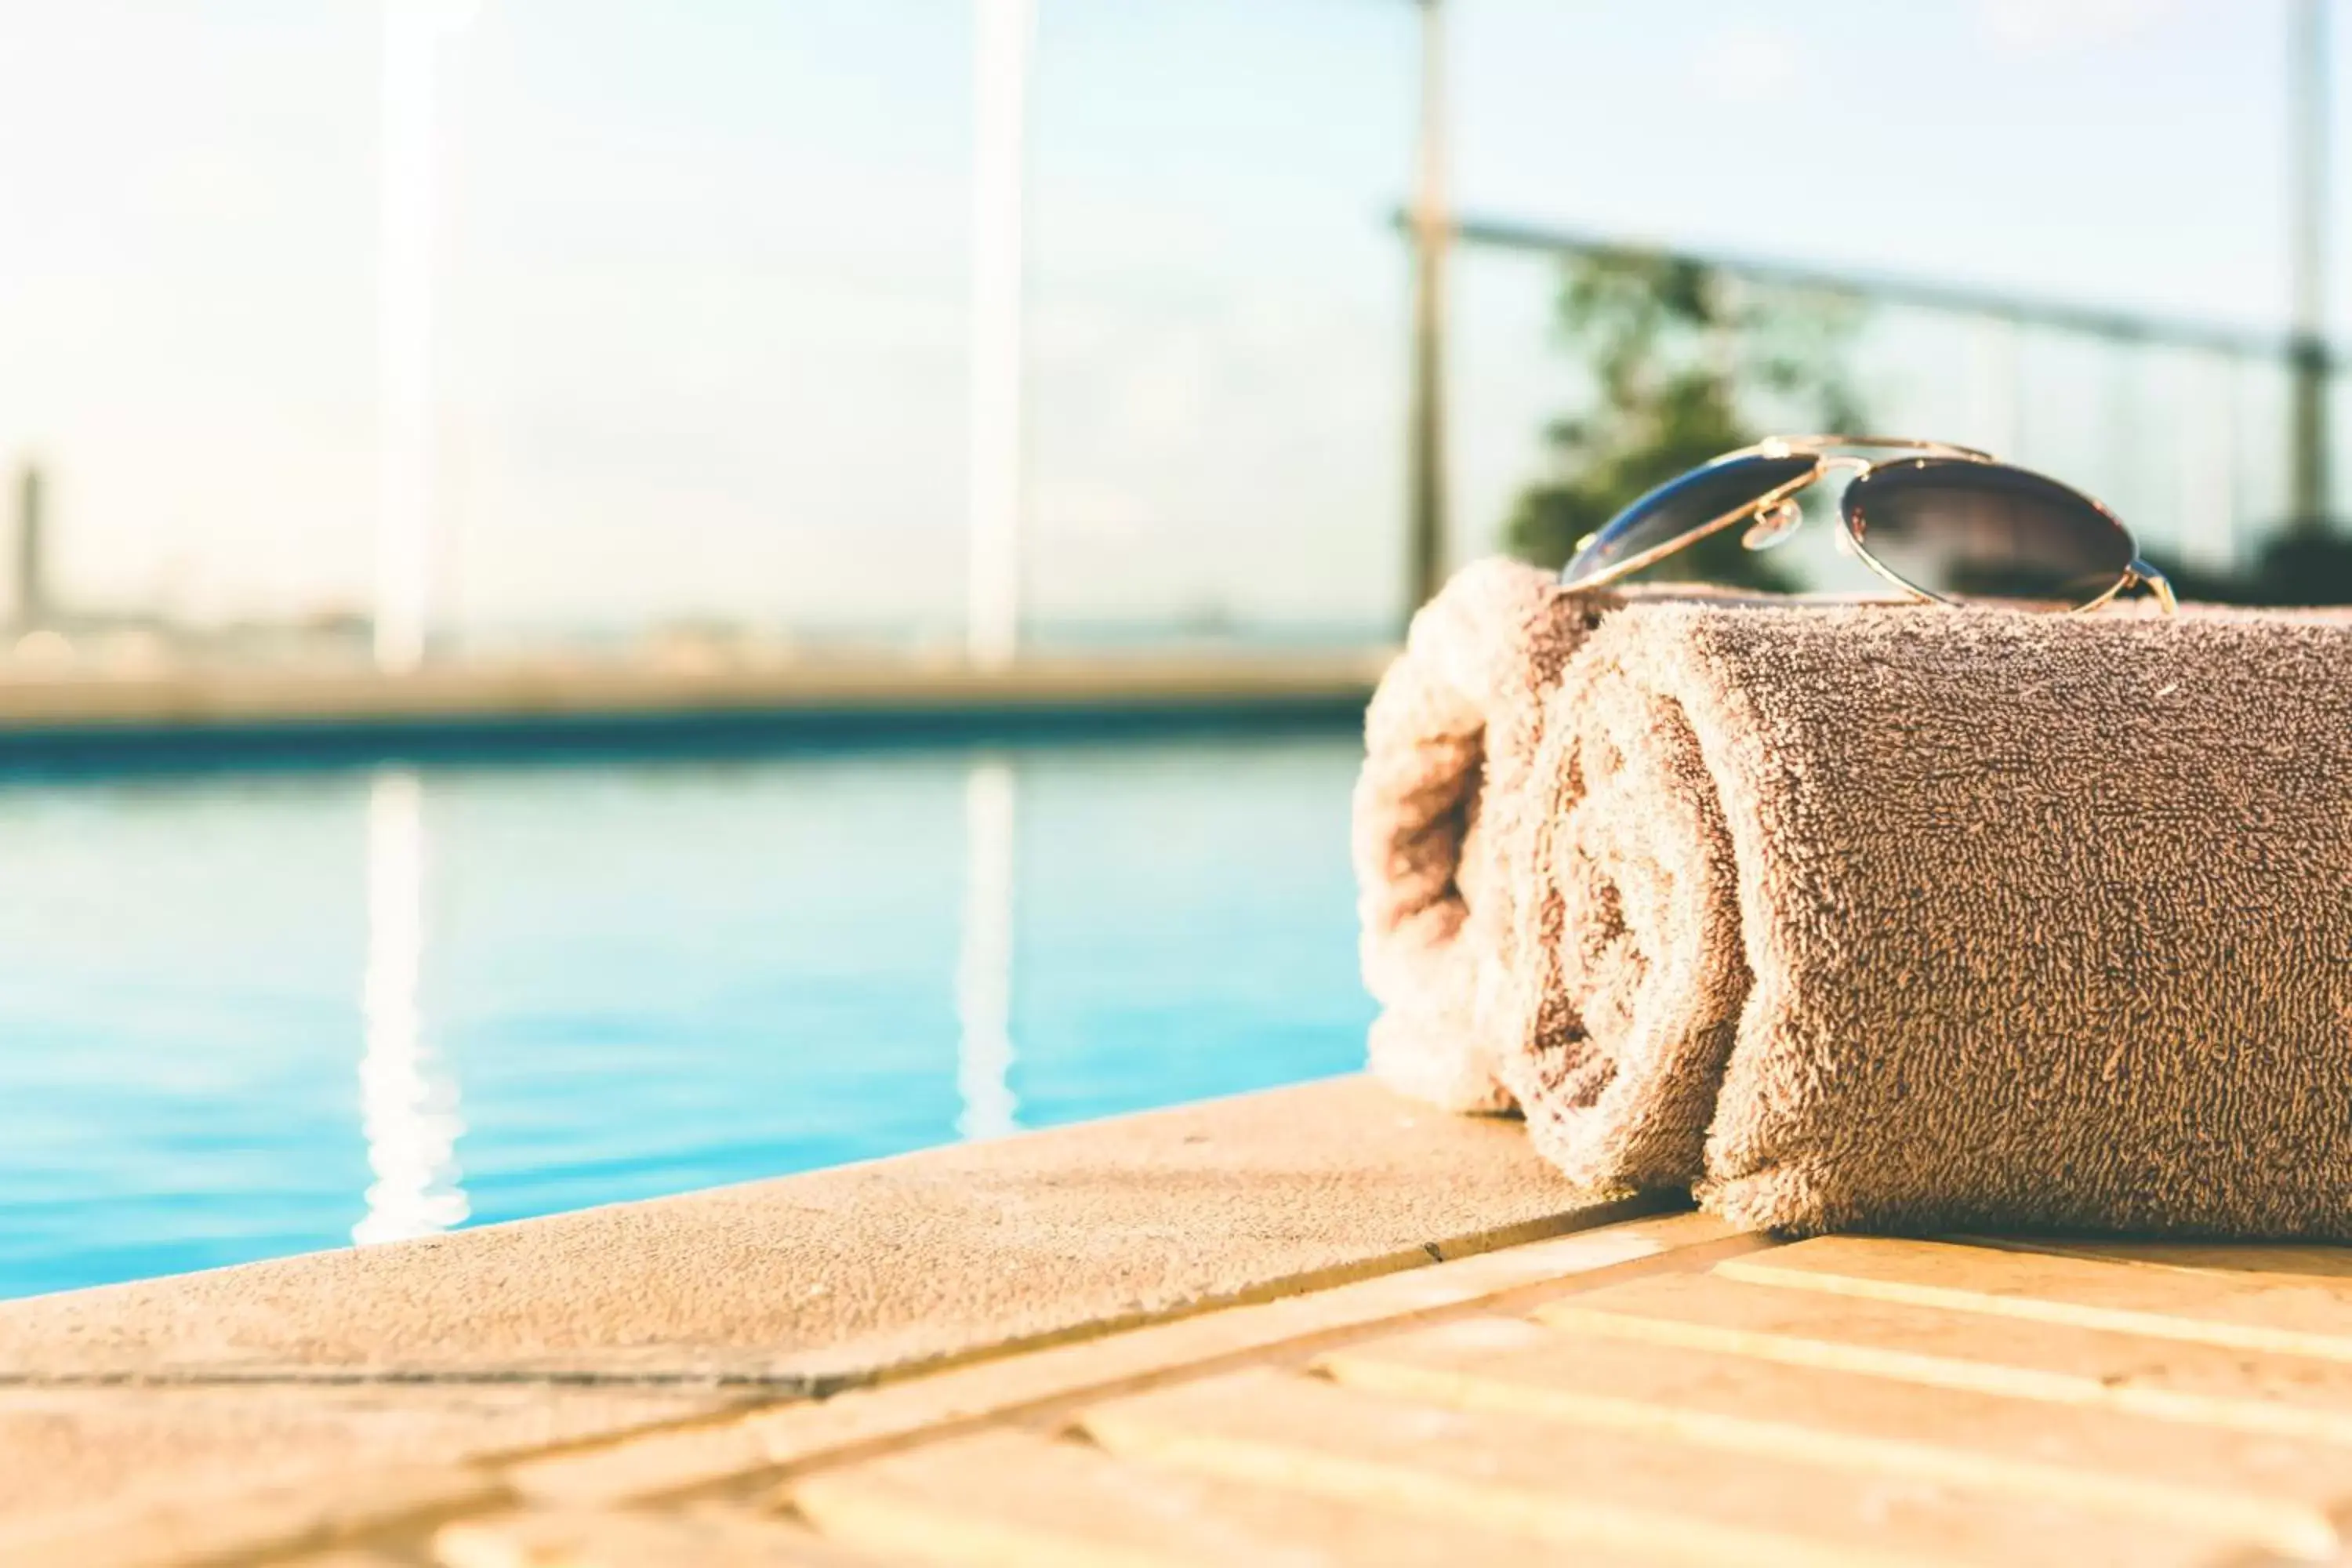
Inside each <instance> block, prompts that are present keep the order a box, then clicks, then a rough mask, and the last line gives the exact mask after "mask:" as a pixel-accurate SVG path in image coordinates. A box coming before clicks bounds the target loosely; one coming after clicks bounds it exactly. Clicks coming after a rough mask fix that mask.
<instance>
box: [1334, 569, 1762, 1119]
mask: <svg viewBox="0 0 2352 1568" xmlns="http://www.w3.org/2000/svg"><path fill="white" fill-rule="evenodd" d="M1694 598H1695V599H1699V600H1703V601H1705V602H1710V603H1722V604H1740V603H1749V604H1752V603H1758V602H1759V601H1758V600H1757V599H1755V598H1754V597H1753V596H1752V595H1750V596H1743V595H1738V594H1736V593H1732V592H1727V591H1724V590H1717V589H1710V588H1706V587H1693V586H1691V585H1689V584H1664V585H1649V586H1634V587H1631V588H1627V589H1623V590H1620V591H1617V592H1612V593H1601V594H1570V593H1567V592H1564V591H1563V590H1562V589H1561V588H1560V587H1559V584H1558V579H1557V577H1556V575H1555V574H1552V573H1550V572H1546V571H1542V570H1540V569H1538V568H1537V567H1533V566H1529V565H1528V564H1526V563H1523V562H1517V561H1507V560H1502V559H1495V560H1487V561H1481V562H1477V563H1474V564H1472V565H1469V566H1465V567H1464V568H1463V569H1462V571H1460V572H1459V573H1457V574H1455V575H1454V579H1453V580H1452V581H1451V582H1449V583H1448V584H1446V585H1445V587H1444V589H1443V590H1442V591H1441V592H1440V593H1439V594H1438V595H1437V596H1436V597H1435V598H1434V599H1433V600H1431V601H1430V603H1429V604H1428V605H1425V606H1423V609H1422V610H1421V612H1420V614H1418V615H1416V616H1414V617H1413V621H1412V627H1411V629H1410V630H1409V631H1408V632H1407V634H1406V637H1405V647H1404V652H1403V653H1402V655H1401V656H1400V657H1399V658H1398V659H1397V660H1396V662H1395V663H1394V664H1393V665H1391V667H1390V668H1389V670H1388V673H1387V674H1386V675H1385V676H1384V677H1382V679H1381V683H1380V687H1379V689H1377V690H1376V691H1375V692H1374V693H1373V696H1372V700H1371V704H1370V709H1369V710H1368V711H1367V713H1366V715H1365V725H1364V731H1365V733H1364V739H1365V748H1364V750H1365V760H1364V767H1363V772H1362V773H1361V774H1360V775H1359V777H1358V780H1357V784H1356V791H1355V801H1354V812H1353V830H1352V835H1351V838H1352V851H1353V858H1354V864H1355V872H1356V884H1357V888H1358V889H1359V898H1358V902H1357V912H1358V915H1359V916H1360V921H1361V929H1362V960H1363V971H1364V983H1365V986H1366V988H1367V989H1368V990H1370V992H1371V994H1372V996H1373V998H1374V1000H1376V1001H1377V1002H1379V1003H1380V1004H1381V1013H1380V1016H1379V1017H1378V1018H1377V1020H1376V1021H1375V1022H1374V1023H1373V1025H1372V1028H1371V1037H1370V1067H1371V1070H1372V1072H1373V1074H1374V1075H1375V1076H1376V1077H1378V1078H1380V1079H1382V1080H1383V1081H1384V1082H1386V1083H1387V1084H1388V1085H1389V1086H1390V1087H1391V1088H1392V1089H1397V1090H1399V1091H1400V1092H1402V1093H1405V1094H1409V1095H1412V1096H1413V1097H1415V1098H1416V1099H1420V1100H1428V1101H1430V1102H1432V1103H1433V1104H1436V1105H1441V1106H1444V1107H1445V1108H1447V1109H1449V1110H1465V1111H1478V1110H1511V1109H1512V1108H1513V1106H1514V1104H1515V1101H1514V1100H1513V1099H1512V1096H1511V1093H1510V1090H1509V1089H1507V1088H1506V1087H1505V1085H1504V1082H1503V1079H1502V1071H1501V1063H1500V1060H1499V1057H1498V1044H1499V1041H1500V1039H1501V1038H1502V1037H1503V1035H1504V1034H1505V1033H1506V1032H1507V1030H1509V1029H1510V1028H1511V1027H1512V1026H1514V1023H1515V1021H1516V1020H1517V1018H1518V1017H1519V1016H1521V1015H1522V1014H1523V1013H1524V1012H1525V1010H1526V998H1524V997H1522V996H1521V995H1520V994H1518V986H1519V984H1520V982H1521V979H1522V976H1523V973H1524V970H1523V967H1522V966H1521V965H1520V964H1518V963H1517V962H1516V960H1515V958H1514V957H1513V956H1512V955H1510V954H1509V953H1507V952H1506V949H1507V944H1508V942H1509V941H1510V938H1511V934H1512V931H1513V930H1514V926H1515V920H1514V910H1513V906H1512V900H1513V898H1514V896H1515V894H1516V893H1517V890H1518V889H1520V888H1522V887H1523V886H1525V885H1526V883H1527V881H1528V872H1527V869H1526V868H1524V867H1522V866H1520V865H1517V864H1516V863H1515V862H1513V860H1512V859H1511V857H1512V856H1513V855H1515V854H1516V853H1517V852H1518V851H1519V849H1520V848H1521V847H1522V846H1523V845H1524V844H1525V842H1526V836H1525V834H1524V832H1523V831H1522V830H1523V828H1524V826H1525V822H1524V812H1523V809H1522V807H1523V803H1524V800H1525V798H1526V795H1527V789H1528V780H1529V778H1530V776H1531V771H1532V768H1533V765H1534V762H1535V753H1536V747H1537V744H1538V741H1539V740H1540V738H1541V733H1542V731H1541V723H1542V720H1543V716H1544V701H1545V699H1546V698H1547V697H1548V696H1549V695H1550V693H1551V689H1552V688H1553V686H1554V685H1555V684H1556V683H1557V682H1558V681H1559V672H1560V670H1561V668H1563V667H1564V666H1565V665H1566V664H1567V662H1568V660H1569V658H1570V656H1571V655H1572V654H1574V653H1575V652H1576V650H1577V649H1578V648H1579V647H1581V646H1582V645H1583V642H1584V639H1585V638H1586V637H1588V636H1589V635H1590V634H1591V631H1592V629H1593V627H1595V626H1599V625H1600V624H1601V619H1602V618H1603V617H1604V616H1607V615H1608V614H1610V613H1611V612H1612V611H1613V610H1615V609H1617V608H1618V607H1619V606H1621V605H1624V604H1627V603H1654V602H1664V601H1668V600H1685V599H1694Z"/></svg>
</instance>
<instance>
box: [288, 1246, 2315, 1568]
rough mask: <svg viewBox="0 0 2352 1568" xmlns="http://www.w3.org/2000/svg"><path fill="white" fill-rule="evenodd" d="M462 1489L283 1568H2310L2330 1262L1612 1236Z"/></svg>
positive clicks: (658, 1440)
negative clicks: (1930, 1566)
mask: <svg viewBox="0 0 2352 1568" xmlns="http://www.w3.org/2000/svg"><path fill="white" fill-rule="evenodd" d="M473 1484H474V1488H475V1493H476V1495H475V1496H473V1497H470V1498H469V1497H467V1496H463V1495H453V1496H450V1497H446V1498H444V1499H441V1500H438V1501H437V1502H435V1501H433V1500H430V1499H429V1498H428V1499H421V1500H420V1504H421V1505H429V1506H421V1507H420V1510H419V1512H418V1513H417V1515H416V1516H415V1517H412V1518H411V1519H410V1520H409V1521H406V1522H404V1523H398V1524H393V1525H389V1526H387V1527H386V1528H384V1529H383V1530H381V1531H375V1532H373V1534H371V1533H370V1532H368V1531H359V1532H357V1536H356V1538H355V1539H353V1540H351V1541H347V1542H341V1543H339V1544H338V1545H337V1546H335V1548H334V1549H333V1550H332V1551H331V1552H327V1553H326V1554H324V1555H312V1556H310V1557H301V1556H294V1557H290V1558H287V1559H283V1560H286V1561H296V1562H304V1563H313V1564H318V1565H320V1568H324V1565H327V1564H335V1565H338V1568H358V1565H360V1564H373V1565H376V1568H383V1565H385V1564H391V1563H411V1564H415V1563H439V1564H444V1565H446V1568H557V1565H563V1568H592V1565H593V1568H646V1565H652V1564H664V1565H667V1564H689V1563H691V1564H723V1563H745V1564H788V1563H789V1564H801V1563H807V1564H844V1563H956V1564H991V1565H994V1564H1013V1563H1017V1564H1030V1563H1036V1564H1064V1563H1071V1564H1075V1563H1108V1564H1123V1565H1137V1568H1140V1565H1144V1564H1173V1563H1214V1564H1246V1563H1281V1564H1299V1563H1382V1564H1403V1563H1433V1564H1444V1565H1446V1568H1459V1565H1461V1564H1465V1563H1557V1562H1576V1563H1801V1564H1813V1563H1853V1564H1863V1563H1873V1564H1876V1563H1890V1564H1891V1563H1906V1564H1907V1563H2001V1564H2021V1563H2053V1564H2054V1563H2065V1564H2084V1563H2119V1564H2136V1565H2148V1564H2169V1563H2264V1562H2273V1561H2278V1562H2344V1561H2347V1558H2346V1557H2345V1555H2344V1550H2345V1549H2344V1537H2343V1535H2342V1534H2341V1533H2340V1525H2341V1523H2342V1521H2344V1520H2345V1518H2346V1510H2347V1505H2352V1250H2346V1251H2336V1250H2332V1249H2326V1248H2313V1247H2277V1248H2263V1247H2179V1246H2174V1247H2157V1246H2149V1247H2129V1246H2116V1245H2084V1246H2080V1247H2074V1246H2066V1245H2059V1244H2048V1243H2038V1244H2034V1245H2032V1247H2026V1246H2024V1245H2023V1244H2015V1245H2012V1244H2001V1243H1966V1244H1963V1243H1939V1242H1923V1241H1922V1242H1914V1241H1893V1240H1875V1239H1855V1238H1830V1239H1823V1240H1815V1241H1809V1242H1801V1243H1795V1244H1790V1245H1781V1246H1775V1245H1772V1244H1771V1243H1769V1241H1768V1240H1766V1239H1765V1238H1761V1237H1748V1236H1741V1235H1736V1234H1732V1233H1729V1232H1727V1231H1726V1230H1725V1229H1724V1228H1723V1227H1722V1226H1719V1225H1718V1224H1717V1223H1716V1222H1715V1221H1713V1220H1710V1219H1708V1218H1706V1217H1705V1216H1702V1215H1667V1216H1664V1217H1658V1218H1648V1219H1636V1220H1632V1221H1624V1222H1621V1223H1618V1224H1614V1225H1606V1226H1601V1227H1598V1228H1595V1229H1591V1230H1587V1231H1583V1232H1580V1233H1578V1234H1574V1235H1570V1236H1566V1237H1555V1238H1552V1239H1548V1240H1541V1241H1536V1242H1532V1243H1529V1244H1527V1245H1522V1246H1518V1247H1507V1248H1504V1249H1502V1250H1498V1251H1495V1252H1490V1253H1486V1254H1483V1255H1481V1256H1477V1257H1474V1258H1465V1259H1462V1260H1460V1261H1455V1262H1447V1263H1439V1264H1436V1265H1434V1266H1432V1267H1429V1268H1421V1269H1415V1270H1412V1271H1410V1272H1405V1273H1398V1274H1391V1275H1386V1276H1383V1277H1381V1278H1376V1279H1366V1280H1360V1281H1357V1282H1353V1283H1349V1284H1343V1285H1339V1286H1337V1287H1334V1288H1331V1289H1322V1290H1317V1291H1311V1292H1308V1293H1306V1294H1302V1295H1297V1296H1292V1297H1289V1298H1286V1299H1283V1300H1274V1301H1268V1302H1263V1303H1259V1304H1255V1305H1248V1306H1240V1307H1234V1308H1228V1309H1226V1310H1218V1311H1212V1312H1207V1313H1202V1314H1201V1315H1198V1316H1193V1317H1189V1318H1184V1319H1181V1320H1179V1321H1171V1322H1164V1323H1160V1324H1156V1325H1152V1326H1149V1327H1145V1328H1140V1329H1137V1330H1132V1331H1128V1332H1124V1333H1118V1334H1113V1335H1109V1336H1108V1337H1104V1338H1100V1339H1094V1340H1088V1341H1084V1342H1076V1343H1067V1344H1062V1345H1057V1346H1054V1347H1051V1348H1046V1349H1041V1350H1031V1351H1027V1352H1016V1353H1012V1354H1007V1355H1004V1356H1002V1357H998V1358H995V1359H989V1360H982V1361H979V1362H976V1363H971V1364H966V1365H963V1366H961V1367H957V1368H954V1369H951V1370H948V1371H944V1372H938V1373H931V1374H929V1375H927V1376H920V1377H914V1378H910V1379H908V1380H906V1381H903V1382H898V1383H891V1384H883V1385H880V1386H877V1387H874V1388H868V1389H862V1390H858V1391H855V1392H851V1393H845V1394H838V1395H836V1396H835V1397H833V1398H831V1399H827V1400H823V1401H819V1402H814V1403H803V1404H796V1405H776V1406H773V1407H771V1408H765V1409H750V1410H746V1411H744V1412H741V1413H740V1414H736V1415H730V1417H729V1418H728V1419H726V1420H724V1421H720V1422H716V1423H709V1424H705V1425H700V1426H691V1427H687V1428H681V1429H672V1430H667V1431H663V1432H659V1433H656V1434H653V1435H650V1436H638V1437H635V1438H632V1439H626V1440H623V1441H620V1442H617V1443H611V1444H605V1445H601V1446H590V1447H581V1448H574V1449H569V1450H562V1451H556V1452H551V1453H547V1454H544V1455H539V1456H530V1455H524V1456H518V1457H516V1458H513V1459H511V1460H510V1461H509V1463H508V1464H507V1465H506V1466H505V1467H504V1468H503V1471H502V1473H501V1475H500V1477H499V1482H498V1484H497V1485H496V1486H495V1487H492V1488H489V1489H484V1488H483V1487H482V1486H481V1485H480V1483H478V1482H476V1483H473Z"/></svg>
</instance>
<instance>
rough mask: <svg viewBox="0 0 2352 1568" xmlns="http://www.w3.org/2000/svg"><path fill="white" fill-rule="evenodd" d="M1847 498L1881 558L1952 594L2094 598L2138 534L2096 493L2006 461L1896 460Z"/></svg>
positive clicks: (1849, 490)
mask: <svg viewBox="0 0 2352 1568" xmlns="http://www.w3.org/2000/svg"><path fill="white" fill-rule="evenodd" d="M1843 505H1844V508H1845V515H1846V521H1847V522H1848V523H1849V524H1850V525H1851V526H1852V527H1853V532H1854V536H1855V537H1856V538H1857V539H1859V540H1861V541H1862V547H1863V548H1864V550H1866V551H1868V552H1870V554H1871V557H1872V558H1873V559H1874V560H1875V561H1876V562H1877V563H1879V564H1880V565H1882V566H1884V567H1885V568H1886V569H1887V570H1888V571H1889V572H1892V573H1894V574H1895V575H1896V576H1897V577H1900V578H1902V579H1903V580H1904V581H1905V582H1906V583H1909V584H1912V585H1913V586H1915V587H1919V588H1925V589H1926V590H1927V592H1929V593H1931V594H1939V595H1943V596H1944V597H1946V598H1948V599H1970V598H1975V599H1985V598H2000V599H2045V600H2055V601H2059V602H2062V603H2064V604H2068V605H2083V604H2088V603H2089V602H2090V601H2091V600H2093V599H2095V598H2097V597H2098V596H2099V595H2102V594H2104V593H2105V592H2106V591H2107V590H2108V589H2110V588H2112V587H2114V586H2115V585H2116V584H2117V583H2119V582H2121V581H2122V580H2123V576H2124V570H2125V568H2126V567H2127V566H2129V565H2130V564H2131V560H2132V554H2133V550H2132V541H2131V535H2129V534H2128V533H2126V532H2125V531H2124V529H2123V525H2122V524H2121V523H2119V522H2117V521H2116V520H2115V519H2114V518H2112V517H2109V516H2108V515H2107V514H2106V513H2105V511H2103V510H2100V509H2099V506H2098V504H2097V503H2096V502H2095V501H2093V500H2091V499H2090V497H2088V496H2085V495H2083V494H2081V493H2080V492H2078V491H2075V490H2071V489H2067V488H2066V487H2065V486H2064V485H2062V484H2060V483H2059V482H2058V481H2057V480H2055V479H2043V478H2042V476H2041V475H2040V474H2032V473H2028V472H2026V471H2025V470H2024V469H2023V468H2008V467H2006V466H2004V465H2002V464H1999V463H1973V462H1968V461H1964V460H1961V459H1958V458H1920V459H1917V460H1915V461H1910V462H1904V463H1898V464H1895V465H1892V466H1890V467H1887V468H1879V469H1875V470H1874V471H1873V472H1871V473H1867V474H1864V476H1863V477H1862V478H1860V479H1856V480H1854V481H1853V483H1852V484H1850V485H1848V486H1847V487H1846V490H1845V500H1844V502H1843Z"/></svg>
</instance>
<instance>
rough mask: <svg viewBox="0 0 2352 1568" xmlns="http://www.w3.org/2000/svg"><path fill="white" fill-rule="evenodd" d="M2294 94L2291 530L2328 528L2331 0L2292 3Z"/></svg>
mask: <svg viewBox="0 0 2352 1568" xmlns="http://www.w3.org/2000/svg"><path fill="white" fill-rule="evenodd" d="M2292 3H2293V5H2294V25H2293V26H2292V27H2291V28H2290V29H2289V34H2290V37H2289V46H2288V47H2289V50H2290V54H2289V59H2288V71H2289V73H2290V76H2291V78H2292V83H2293V85H2292V87H2291V89H2290V90H2289V92H2288V95H2287V97H2288V103H2289V110H2288V111H2289V113H2290V114H2291V115H2292V116H2293V120H2292V121H2291V124H2290V126H2289V132H2288V134H2289V137H2290V142H2291V158H2292V163H2293V168H2294V178H2293V183H2292V186H2291V194H2290V195H2289V198H2288V199H2289V200H2290V202H2291V203H2292V204H2293V208H2292V211H2293V222H2294V248H2293V262H2292V265H2293V268H2294V349H2293V351H2292V353H2293V358H2292V365H2293V370H2292V374H2293V375H2294V397H2293V406H2292V412H2291V414H2290V416H2289V426H2288V436H2287V440H2288V452H2287V464H2288V468H2287V472H2288V490H2287V495H2288V502H2289V507H2288V525H2289V526H2290V527H2292V528H2295V529H2303V530H2311V529H2318V528H2323V527H2325V526H2326V523H2327V520H2328V516H2329V501H2330V497H2329V495H2328V474H2327V445H2328V427H2327V426H2328V420H2327V378H2328V374H2329V372H2330V370H2331V368H2332V367H2331V365H2330V363H2329V360H2330V357H2331V356H2330V355H2329V353H2328V351H2327V221H2328V200H2327V197H2328V190H2327V142H2328V131H2329V128H2328V102H2327V99H2328V90H2327V89H2328V82H2327V73H2328V57H2327V47H2328V42H2327V0H2292Z"/></svg>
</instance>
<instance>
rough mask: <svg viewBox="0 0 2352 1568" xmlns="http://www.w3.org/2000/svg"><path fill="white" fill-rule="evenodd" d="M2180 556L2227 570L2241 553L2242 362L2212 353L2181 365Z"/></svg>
mask: <svg viewBox="0 0 2352 1568" xmlns="http://www.w3.org/2000/svg"><path fill="white" fill-rule="evenodd" d="M2181 366H2182V371H2183V377H2182V379H2183V383H2184V384H2183V386H2182V388H2181V397H2180V405H2179V409H2178V410H2177V411H2176V417H2177V418H2178V419H2179V421H2180V424H2181V436H2180V440H2179V443H2178V445H2177V447H2176V449H2177V450H2178V451H2179V455H2180V553H2181V556H2182V558H2183V559H2185V560H2186V561H2188V563H2189V564H2190V565H2192V566H2200V567H2203V568H2204V569H2206V570H2207V571H2210V572H2228V571H2230V570H2231V569H2232V568H2234V567H2235V566H2236V565H2237V555H2238V397H2237V384H2238V362H2237V360H2236V358H2235V356H2233V355H2230V354H2226V353H2210V352H2205V353H2192V354H2189V355H2187V356H2185V357H2184V358H2183V359H2182V361H2181Z"/></svg>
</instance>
